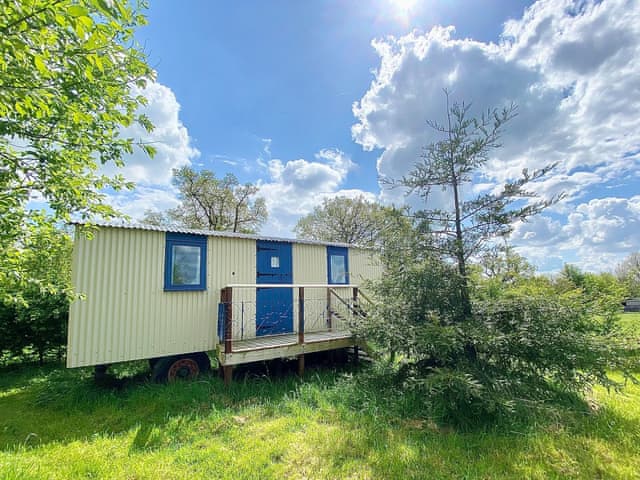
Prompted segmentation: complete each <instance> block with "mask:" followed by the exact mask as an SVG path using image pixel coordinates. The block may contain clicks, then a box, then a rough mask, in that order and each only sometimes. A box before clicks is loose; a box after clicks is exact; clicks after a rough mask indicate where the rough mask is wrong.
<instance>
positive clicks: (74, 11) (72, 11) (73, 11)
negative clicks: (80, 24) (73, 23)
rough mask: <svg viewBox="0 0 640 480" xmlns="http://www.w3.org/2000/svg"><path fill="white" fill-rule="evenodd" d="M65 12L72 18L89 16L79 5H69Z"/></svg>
mask: <svg viewBox="0 0 640 480" xmlns="http://www.w3.org/2000/svg"><path fill="white" fill-rule="evenodd" d="M67 12H68V13H69V15H71V16H72V17H82V16H87V15H88V14H89V12H88V11H87V9H86V8H84V7H82V6H80V5H71V6H69V7H67Z"/></svg>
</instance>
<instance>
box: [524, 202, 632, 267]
mask: <svg viewBox="0 0 640 480" xmlns="http://www.w3.org/2000/svg"><path fill="white" fill-rule="evenodd" d="M638 232H640V196H639V195H636V196H633V197H631V198H618V197H607V198H596V199H592V200H590V201H588V202H585V203H581V204H579V205H577V206H576V207H575V209H574V211H573V212H572V213H570V214H569V215H568V218H567V220H566V222H565V223H561V222H559V221H556V220H551V219H550V218H548V217H543V216H539V217H536V218H534V219H532V220H531V221H530V222H527V223H523V224H518V225H517V226H516V228H515V231H514V234H513V236H512V240H513V242H514V243H516V244H518V245H521V247H520V249H519V251H520V253H523V254H525V255H527V256H528V257H530V258H533V259H538V263H539V264H541V265H542V264H544V263H545V262H546V261H547V260H548V258H550V257H553V256H554V255H558V254H559V253H560V254H562V253H564V254H565V255H569V256H570V257H571V258H572V260H571V263H575V264H577V265H578V266H580V267H581V268H583V269H585V270H603V271H607V270H608V271H610V270H612V269H613V267H614V266H615V265H616V264H617V263H619V262H620V261H622V259H623V258H624V257H626V256H627V255H628V254H629V253H631V252H635V251H640V236H639V235H638ZM573 258H575V260H573Z"/></svg>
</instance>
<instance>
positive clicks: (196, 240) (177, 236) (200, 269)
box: [164, 232, 207, 291]
mask: <svg viewBox="0 0 640 480" xmlns="http://www.w3.org/2000/svg"><path fill="white" fill-rule="evenodd" d="M206 269H207V237H205V236H204V235H191V234H187V233H173V232H167V234H166V243H165V257H164V289H165V291H183V290H206V289H207V272H206Z"/></svg>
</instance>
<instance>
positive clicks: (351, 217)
mask: <svg viewBox="0 0 640 480" xmlns="http://www.w3.org/2000/svg"><path fill="white" fill-rule="evenodd" d="M388 210H389V208H388V207H383V206H381V205H380V204H378V203H376V202H371V201H368V200H367V199H365V198H364V197H363V196H362V195H360V196H358V197H356V198H349V197H335V198H331V199H327V198H325V199H324V200H323V201H322V205H319V206H317V207H315V208H314V209H313V212H311V213H309V214H308V215H305V216H304V217H302V218H300V219H299V220H298V223H297V224H296V226H295V228H294V230H295V232H296V235H297V236H298V237H299V238H305V239H310V240H320V241H325V242H341V243H350V244H353V245H359V246H365V247H369V246H373V245H376V244H378V243H379V240H380V235H381V234H382V233H383V232H384V230H385V228H386V226H387V225H388V217H386V213H387V212H388Z"/></svg>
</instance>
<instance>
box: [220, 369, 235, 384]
mask: <svg viewBox="0 0 640 480" xmlns="http://www.w3.org/2000/svg"><path fill="white" fill-rule="evenodd" d="M222 371H223V374H224V384H225V385H226V386H227V387H228V386H229V385H230V384H231V379H232V378H233V365H225V366H224V367H222Z"/></svg>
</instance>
